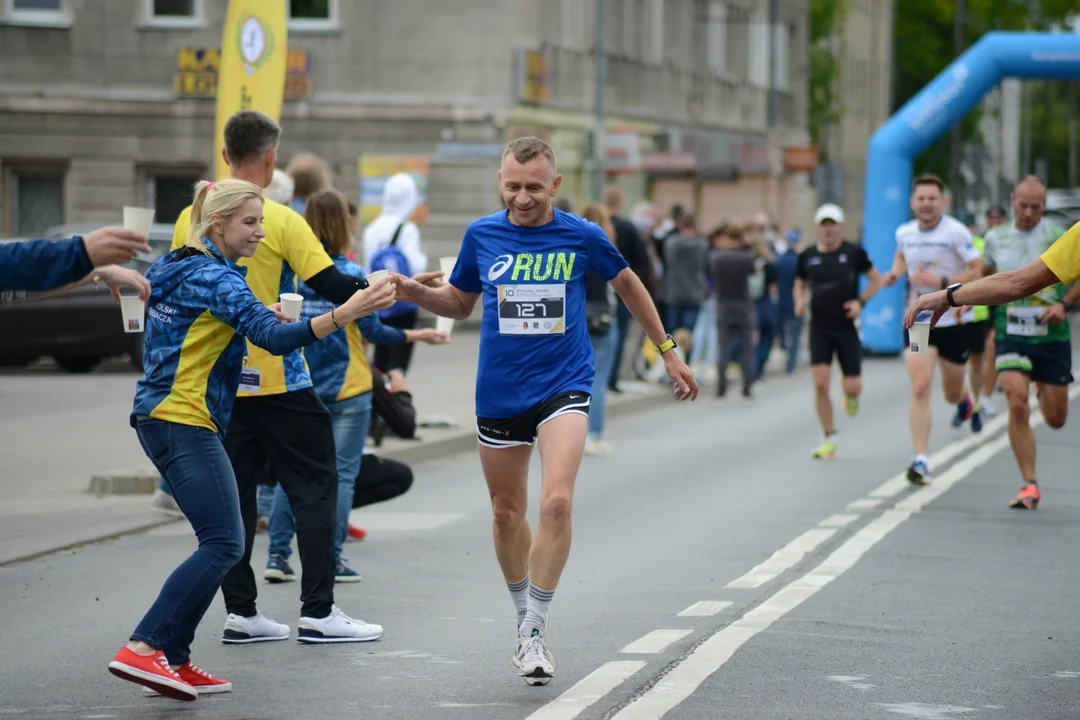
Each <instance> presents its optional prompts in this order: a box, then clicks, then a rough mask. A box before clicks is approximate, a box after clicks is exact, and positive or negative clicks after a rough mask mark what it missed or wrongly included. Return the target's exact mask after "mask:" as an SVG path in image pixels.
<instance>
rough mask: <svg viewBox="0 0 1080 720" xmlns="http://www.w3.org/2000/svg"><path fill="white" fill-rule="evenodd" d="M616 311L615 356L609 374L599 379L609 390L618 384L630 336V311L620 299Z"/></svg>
mask: <svg viewBox="0 0 1080 720" xmlns="http://www.w3.org/2000/svg"><path fill="white" fill-rule="evenodd" d="M617 302H618V306H619V307H618V310H617V311H616V313H615V318H616V326H617V328H618V330H617V332H616V335H615V354H614V357H613V358H612V361H611V372H610V373H609V374H608V377H607V378H603V377H600V376H599V375H597V376H596V377H598V378H600V380H599V382H606V383H607V386H608V387H609V388H614V387H618V384H619V371H620V370H621V369H622V359H623V348H624V347H626V338H627V336H628V335H629V334H630V320H632V319H633V316H632V315H631V314H630V309H629V308H628V307H626V303H624V302H623V301H622V298H618V300H617ZM596 382H597V381H596V380H594V381H593V385H595V384H596Z"/></svg>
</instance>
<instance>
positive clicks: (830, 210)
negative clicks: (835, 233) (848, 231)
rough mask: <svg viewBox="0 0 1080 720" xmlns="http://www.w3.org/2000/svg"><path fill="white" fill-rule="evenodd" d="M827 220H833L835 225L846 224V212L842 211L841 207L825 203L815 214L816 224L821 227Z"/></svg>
mask: <svg viewBox="0 0 1080 720" xmlns="http://www.w3.org/2000/svg"><path fill="white" fill-rule="evenodd" d="M826 220H832V221H833V222H834V223H842V222H844V211H843V210H841V209H840V206H839V205H834V204H833V203H825V204H824V205H822V206H821V207H819V208H818V209H817V212H816V213H814V224H815V225H820V224H821V223H823V222H825V221H826Z"/></svg>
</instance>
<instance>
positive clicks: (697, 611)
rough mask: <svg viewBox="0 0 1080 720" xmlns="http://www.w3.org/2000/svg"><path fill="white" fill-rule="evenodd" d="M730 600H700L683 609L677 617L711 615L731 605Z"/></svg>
mask: <svg viewBox="0 0 1080 720" xmlns="http://www.w3.org/2000/svg"><path fill="white" fill-rule="evenodd" d="M731 605H732V603H731V601H730V600H700V601H698V602H696V603H694V604H693V605H691V606H690V607H688V608H686V609H685V610H683V611H682V612H681V613H679V614H678V615H677V616H676V617H709V616H711V615H716V614H717V613H718V612H720V611H721V610H725V609H727V608H729V607H731Z"/></svg>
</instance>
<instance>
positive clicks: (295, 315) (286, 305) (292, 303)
mask: <svg viewBox="0 0 1080 720" xmlns="http://www.w3.org/2000/svg"><path fill="white" fill-rule="evenodd" d="M279 299H280V300H281V311H282V312H284V313H285V314H286V315H288V316H289V319H290V320H299V319H300V307H301V306H302V305H303V304H304V298H303V297H302V296H301V295H297V294H296V293H281V295H280V297H279Z"/></svg>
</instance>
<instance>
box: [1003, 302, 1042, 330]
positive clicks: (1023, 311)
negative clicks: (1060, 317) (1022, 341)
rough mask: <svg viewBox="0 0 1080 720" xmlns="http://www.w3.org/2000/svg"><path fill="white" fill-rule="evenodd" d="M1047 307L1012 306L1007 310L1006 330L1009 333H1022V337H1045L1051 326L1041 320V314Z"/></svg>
mask: <svg viewBox="0 0 1080 720" xmlns="http://www.w3.org/2000/svg"><path fill="white" fill-rule="evenodd" d="M1044 309H1045V308H1041V307H1038V306H1036V307H1010V308H1006V311H1005V313H1006V314H1005V319H1006V322H1005V332H1006V334H1008V335H1020V336H1021V337H1043V336H1045V335H1046V334H1047V333H1048V332H1049V330H1050V327H1049V326H1048V325H1044V324H1042V323H1040V322H1039V316H1040V315H1042V314H1043V310H1044Z"/></svg>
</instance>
